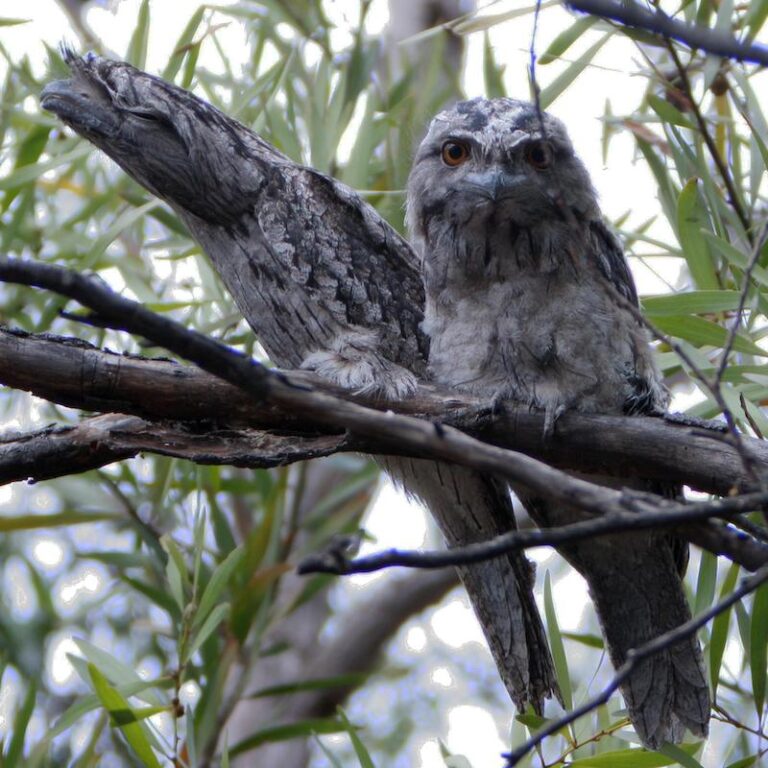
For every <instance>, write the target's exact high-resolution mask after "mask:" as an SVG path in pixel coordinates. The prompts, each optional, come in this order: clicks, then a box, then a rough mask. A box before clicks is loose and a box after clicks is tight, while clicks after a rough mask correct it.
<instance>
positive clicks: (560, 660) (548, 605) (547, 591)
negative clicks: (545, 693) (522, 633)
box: [544, 571, 573, 710]
mask: <svg viewBox="0 0 768 768" xmlns="http://www.w3.org/2000/svg"><path fill="white" fill-rule="evenodd" d="M544 612H545V616H546V618H547V631H548V634H549V647H550V649H551V651H552V660H553V661H554V663H555V674H556V675H557V684H558V685H559V686H560V693H562V695H563V706H564V707H565V709H566V710H571V709H573V694H572V692H571V676H570V673H569V672H568V661H567V659H566V656H565V648H564V647H563V638H562V636H561V635H560V627H559V625H558V623H557V613H556V611H555V603H554V600H553V599H552V582H551V580H550V576H549V571H547V573H546V574H545V576H544Z"/></svg>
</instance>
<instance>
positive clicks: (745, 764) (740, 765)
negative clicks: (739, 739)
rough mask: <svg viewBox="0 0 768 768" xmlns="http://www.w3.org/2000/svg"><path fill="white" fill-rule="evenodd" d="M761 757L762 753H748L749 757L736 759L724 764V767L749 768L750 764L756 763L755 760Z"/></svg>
mask: <svg viewBox="0 0 768 768" xmlns="http://www.w3.org/2000/svg"><path fill="white" fill-rule="evenodd" d="M761 757H762V754H760V753H758V754H756V755H750V756H749V757H744V758H742V759H741V760H736V761H735V762H733V763H728V765H726V766H725V768H751V766H753V765H756V764H757V761H758V760H759V759H760V758H761Z"/></svg>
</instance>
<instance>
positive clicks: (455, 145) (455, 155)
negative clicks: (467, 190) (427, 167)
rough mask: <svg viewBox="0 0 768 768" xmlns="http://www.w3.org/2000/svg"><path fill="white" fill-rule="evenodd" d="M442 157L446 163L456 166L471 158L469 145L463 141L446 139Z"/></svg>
mask: <svg viewBox="0 0 768 768" xmlns="http://www.w3.org/2000/svg"><path fill="white" fill-rule="evenodd" d="M441 157H442V158H443V162H444V163H445V164H446V165H450V166H451V168H455V167H456V166H457V165H461V164H462V163H465V162H466V161H467V160H469V145H468V144H465V143H464V142H463V141H446V142H445V144H443V149H442V152H441Z"/></svg>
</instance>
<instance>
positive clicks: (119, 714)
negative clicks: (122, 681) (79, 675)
mask: <svg viewBox="0 0 768 768" xmlns="http://www.w3.org/2000/svg"><path fill="white" fill-rule="evenodd" d="M88 671H89V673H90V675H91V682H92V683H93V689H94V691H95V692H96V695H97V696H98V697H99V700H100V701H101V704H102V706H103V707H104V709H106V710H107V712H109V716H110V720H111V721H112V722H113V724H114V725H116V726H118V727H119V728H120V730H121V731H122V733H123V736H125V740H126V741H127V742H128V744H129V745H130V746H131V749H133V751H134V752H135V753H136V756H137V757H138V758H139V759H140V760H142V762H143V763H144V765H145V766H147V768H160V762H159V761H158V759H157V757H155V753H154V752H153V750H152V746H151V744H150V743H149V739H148V738H147V734H146V733H145V731H144V728H143V726H142V724H141V723H137V722H135V720H134V721H132V722H125V724H123V723H121V719H125V717H126V714H129V715H130V714H132V711H131V707H130V705H129V704H128V702H127V701H126V699H124V698H123V696H122V695H121V694H120V693H119V692H118V691H117V690H116V689H115V688H113V687H112V686H111V685H110V684H109V682H108V680H107V678H106V677H104V675H102V674H101V672H99V670H98V669H97V668H96V667H95V666H94V665H93V664H88Z"/></svg>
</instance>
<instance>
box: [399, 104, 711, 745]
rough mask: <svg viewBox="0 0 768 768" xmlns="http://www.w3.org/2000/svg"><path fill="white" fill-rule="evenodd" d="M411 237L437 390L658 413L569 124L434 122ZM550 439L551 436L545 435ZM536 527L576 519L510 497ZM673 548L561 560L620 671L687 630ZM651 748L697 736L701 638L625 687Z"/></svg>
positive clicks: (583, 550) (621, 272) (471, 109)
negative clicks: (633, 656) (635, 655)
mask: <svg viewBox="0 0 768 768" xmlns="http://www.w3.org/2000/svg"><path fill="white" fill-rule="evenodd" d="M407 218H408V223H409V227H410V229H411V232H412V234H413V237H414V239H415V242H416V245H417V249H418V250H419V251H420V253H421V256H422V260H423V274H424V283H425V288H426V311H425V320H424V324H423V328H424V330H425V331H426V332H427V333H428V335H429V336H430V345H431V346H430V356H429V366H430V370H431V372H432V375H433V376H434V378H435V380H437V381H438V382H440V383H442V384H446V385H449V386H451V387H454V388H456V389H459V390H462V391H466V392H471V393H474V394H480V395H486V396H488V397H494V398H497V397H505V398H507V397H508V398H514V399H515V400H519V401H522V402H525V403H529V404H530V405H531V406H535V407H537V408H543V409H544V410H545V411H546V414H547V430H548V432H550V433H552V431H553V430H554V427H555V423H556V419H557V416H558V415H559V414H560V413H562V412H563V411H564V410H566V409H579V410H582V411H586V412H601V413H616V414H620V413H636V412H650V411H653V410H662V409H663V408H664V407H665V406H666V404H667V393H666V391H665V389H664V387H663V385H662V383H661V380H660V377H659V374H658V371H657V369H656V367H655V365H654V361H653V357H652V351H651V348H650V346H649V344H648V339H647V335H646V332H645V330H644V329H643V328H642V327H641V326H640V325H639V323H638V322H637V320H636V318H635V317H634V316H633V314H632V313H631V312H629V311H628V310H627V309H626V308H624V307H622V306H621V302H620V301H618V300H617V298H616V295H615V292H616V291H618V293H619V294H621V295H622V296H623V297H624V298H625V299H627V300H629V301H630V302H632V303H634V304H636V303H637V295H636V292H635V287H634V284H633V281H632V277H631V275H630V272H629V270H628V267H627V264H626V261H625V259H624V255H623V253H622V250H621V247H620V245H619V244H618V242H617V240H616V239H615V237H614V236H613V235H612V234H611V233H610V232H609V230H608V229H607V228H606V226H605V225H604V223H603V221H602V218H601V215H600V210H599V208H598V204H597V199H596V195H595V192H594V190H593V188H592V184H591V182H590V179H589V175H588V174H587V171H586V169H585V168H584V166H583V164H582V163H581V161H580V160H579V159H578V158H577V157H576V155H575V154H574V151H573V148H572V146H571V142H570V140H569V138H568V136H567V133H566V131H565V128H564V126H563V125H562V123H561V122H560V121H558V120H557V119H555V118H554V117H552V116H550V115H547V114H539V113H537V110H536V109H535V107H534V106H533V105H531V104H528V103H526V102H520V101H514V100H511V99H494V100H490V101H489V100H485V99H475V100H473V101H469V102H462V103H460V104H458V105H456V106H455V107H454V108H452V109H450V110H448V111H446V112H443V113H441V114H440V115H438V116H437V117H436V118H435V119H434V120H433V122H432V124H431V125H430V127H429V131H428V133H427V136H426V138H425V139H424V141H423V142H422V144H421V146H420V147H419V149H418V152H417V154H416V158H415V161H414V164H413V169H412V171H411V175H410V179H409V183H408V212H407ZM551 439H556V436H554V437H551ZM516 491H517V492H518V494H519V495H520V496H521V498H522V499H523V501H524V503H525V504H526V507H527V509H528V510H529V512H530V514H531V515H532V517H533V518H534V519H535V520H536V522H537V523H538V524H540V525H543V526H549V525H562V524H564V523H568V522H574V521H576V520H578V519H582V515H581V514H580V513H578V512H577V511H576V510H573V509H558V508H553V506H552V505H551V504H549V503H547V502H546V501H545V500H543V499H540V498H535V497H533V496H532V495H531V494H530V493H528V492H527V491H526V490H525V489H524V488H518V489H516ZM676 549H677V550H679V547H676V546H675V545H674V544H673V542H671V541H670V539H669V538H668V537H667V536H666V535H664V534H657V533H643V534H632V535H631V536H610V537H602V538H598V539H595V540H594V541H585V542H581V543H579V544H575V545H569V546H568V547H563V549H562V552H563V554H564V556H565V557H566V558H567V559H568V560H569V561H570V562H571V563H572V564H573V565H574V566H575V567H576V568H577V569H578V570H579V571H580V572H581V573H582V574H583V575H584V576H585V578H586V579H587V581H588V583H589V588H590V593H591V595H592V597H593V598H594V600H595V604H596V608H597V612H598V616H599V618H600V621H601V625H602V628H603V633H604V635H605V638H606V641H607V646H608V650H609V652H610V655H611V659H612V661H613V663H614V664H615V665H617V666H618V665H620V664H621V663H622V662H623V661H624V660H625V658H626V654H627V651H629V650H630V649H631V648H633V647H636V646H638V645H641V644H642V643H644V642H645V641H647V640H649V639H651V638H653V637H656V636H657V635H659V634H661V633H663V632H665V631H668V630H670V629H672V628H673V627H676V626H678V625H679V624H681V623H683V622H684V621H686V620H687V619H689V618H690V611H689V608H688V605H687V602H686V599H685V596H684V594H683V590H682V584H681V581H680V576H679V573H678V564H677V563H676V555H675V551H676ZM622 691H623V694H624V697H625V700H626V702H627V706H628V710H629V713H630V716H631V719H632V722H633V724H634V726H635V728H636V730H637V732H638V734H639V735H640V737H641V738H642V740H643V742H644V743H645V744H646V745H648V746H650V747H655V746H658V745H659V744H661V743H662V742H664V741H679V740H680V739H681V738H682V736H683V726H685V727H687V728H689V729H690V730H691V731H692V732H693V733H695V734H697V735H700V736H703V735H705V734H706V733H707V723H708V719H709V692H708V686H707V682H706V678H705V676H704V670H703V665H702V659H701V652H700V649H699V646H698V643H697V641H696V639H695V638H692V639H690V640H685V641H682V642H681V643H680V644H678V645H676V646H675V647H673V648H672V649H670V650H668V651H666V652H664V653H661V654H659V655H657V656H655V657H653V658H652V659H650V660H649V661H648V662H646V663H645V664H643V665H642V666H641V667H640V668H639V669H638V670H637V671H636V672H635V673H634V674H633V675H632V676H631V677H630V678H629V680H628V681H627V682H626V684H625V685H624V686H623V687H622Z"/></svg>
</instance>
